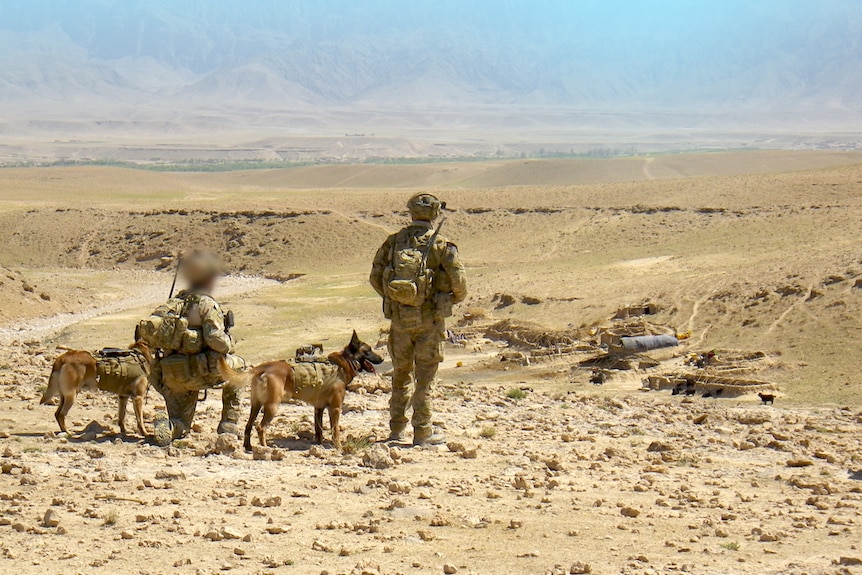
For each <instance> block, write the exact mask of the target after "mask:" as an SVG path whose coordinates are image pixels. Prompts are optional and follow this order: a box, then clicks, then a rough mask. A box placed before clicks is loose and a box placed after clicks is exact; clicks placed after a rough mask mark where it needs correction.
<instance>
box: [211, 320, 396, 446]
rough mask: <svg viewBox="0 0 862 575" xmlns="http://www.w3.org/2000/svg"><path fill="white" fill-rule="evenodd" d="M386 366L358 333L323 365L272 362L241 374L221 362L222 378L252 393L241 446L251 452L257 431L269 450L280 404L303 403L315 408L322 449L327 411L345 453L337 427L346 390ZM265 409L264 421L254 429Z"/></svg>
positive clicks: (335, 440)
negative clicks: (363, 373)
mask: <svg viewBox="0 0 862 575" xmlns="http://www.w3.org/2000/svg"><path fill="white" fill-rule="evenodd" d="M382 362H383V358H382V357H380V356H379V355H377V354H376V353H374V351H373V350H372V349H371V346H370V345H368V344H367V343H365V342H363V341H361V340H360V339H359V337H358V336H357V335H356V332H355V331H354V332H353V337H352V338H351V339H350V343H349V344H347V347H345V348H344V349H343V350H341V351H340V352H335V353H331V354H329V356H328V357H327V359H326V361H325V362H321V361H316V362H300V363H295V364H290V363H288V362H286V361H271V362H268V363H264V364H263V365H259V366H257V367H255V368H254V369H252V370H251V371H247V372H242V373H240V372H236V371H233V370H232V369H230V367H228V365H227V362H225V361H224V360H222V361H221V362H220V363H219V372H220V374H221V376H222V377H223V378H224V379H225V380H226V381H229V382H230V383H232V384H233V385H235V386H245V385H250V387H251V392H250V395H251V414H250V415H249V418H248V423H247V424H246V426H245V437H244V441H243V446H244V447H245V449H246V450H247V451H251V430H252V428H253V427H255V428H256V429H257V435H258V440H259V441H260V444H261V445H266V428H267V426H268V425H269V424H270V423H271V422H272V420H273V419H274V418H275V416H276V414H277V413H278V406H279V404H280V403H284V402H287V401H289V400H291V399H301V400H302V401H304V402H306V403H308V404H310V405H311V406H312V407H314V436H315V439H316V440H317V442H318V443H322V442H323V410H324V409H326V410H327V411H329V424H330V427H331V428H332V442H333V444H334V445H335V448H336V449H341V433H340V431H339V426H338V424H339V419H340V417H341V405H342V404H343V402H344V396H345V394H346V392H347V385H348V384H349V383H350V382H351V381H353V378H354V377H356V375H357V373H358V372H360V371H366V372H369V373H374V365H373V364H380V363H382ZM261 409H263V419H262V420H261V422H260V423H259V424H257V425H255V420H256V419H257V416H258V414H259V413H260V411H261Z"/></svg>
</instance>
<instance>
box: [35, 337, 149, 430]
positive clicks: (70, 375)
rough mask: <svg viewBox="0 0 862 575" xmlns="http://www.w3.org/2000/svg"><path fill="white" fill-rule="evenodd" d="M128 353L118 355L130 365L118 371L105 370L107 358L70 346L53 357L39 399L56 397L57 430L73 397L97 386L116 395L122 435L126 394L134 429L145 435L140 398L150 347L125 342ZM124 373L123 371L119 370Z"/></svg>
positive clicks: (145, 382)
mask: <svg viewBox="0 0 862 575" xmlns="http://www.w3.org/2000/svg"><path fill="white" fill-rule="evenodd" d="M129 349H130V350H132V355H130V356H128V357H123V358H118V359H123V360H128V361H129V365H130V369H127V370H125V372H121V373H106V370H108V369H110V367H109V366H110V364H111V362H110V360H109V359H96V357H94V356H93V354H91V353H90V352H87V351H78V350H71V351H67V352H66V353H64V354H63V355H61V356H60V357H58V358H57V359H56V360H55V361H54V366H53V368H52V369H51V376H50V378H49V379H48V389H46V390H45V393H43V394H42V399H41V400H40V401H39V403H40V404H41V405H45V404H47V403H48V402H50V401H51V398H53V397H54V396H59V397H60V405H59V406H58V407H57V411H56V412H55V413H54V418H55V419H56V420H57V423H58V424H59V425H60V431H62V432H64V433H68V431H67V429H66V415H67V414H68V413H69V410H70V409H72V405H73V404H74V403H75V397H76V396H77V395H78V392H79V391H81V389H96V388H98V389H101V390H103V391H110V392H113V393H116V394H117V396H118V397H119V401H120V406H119V413H118V414H117V418H118V419H119V423H120V433H122V434H123V435H126V406H127V404H128V401H129V398H130V397H131V398H132V402H133V405H134V408H135V419H136V420H137V423H138V432H139V433H140V434H141V435H142V436H145V435H146V431H145V429H144V415H143V411H144V398H145V397H146V395H147V389H148V388H149V379H148V377H147V376H148V374H149V369H150V363H151V362H152V359H153V358H152V355H151V354H150V348H149V347H148V346H147V344H146V343H144V342H143V341H137V342H135V343H133V344H132V345H131V346H129ZM123 373H125V374H123Z"/></svg>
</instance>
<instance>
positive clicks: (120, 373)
mask: <svg viewBox="0 0 862 575" xmlns="http://www.w3.org/2000/svg"><path fill="white" fill-rule="evenodd" d="M93 355H94V357H95V358H96V375H98V376H99V389H101V390H103V391H109V392H111V393H121V392H122V391H123V390H124V388H125V387H126V386H127V385H128V384H129V383H131V382H133V381H135V380H136V379H138V378H139V377H141V376H144V377H146V376H147V375H149V373H150V367H149V364H148V362H147V359H146V358H145V357H144V355H143V354H142V353H140V352H137V351H134V350H128V353H126V354H122V355H121V354H118V353H116V351H113V350H101V351H97V352H96V353H94V354H93Z"/></svg>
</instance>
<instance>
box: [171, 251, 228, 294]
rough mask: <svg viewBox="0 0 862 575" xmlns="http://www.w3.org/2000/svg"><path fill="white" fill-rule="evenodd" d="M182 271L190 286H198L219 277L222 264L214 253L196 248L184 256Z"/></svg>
mask: <svg viewBox="0 0 862 575" xmlns="http://www.w3.org/2000/svg"><path fill="white" fill-rule="evenodd" d="M180 273H182V275H183V278H185V280H186V281H187V282H188V283H189V285H190V286H192V287H197V286H201V285H203V284H206V283H207V282H209V281H211V280H213V279H215V278H217V277H218V276H219V274H220V273H221V264H220V263H219V259H218V256H216V255H215V254H214V253H212V252H207V251H202V250H195V251H193V252H192V253H190V254H188V255H186V256H185V257H184V258H183V260H182V265H181V267H180Z"/></svg>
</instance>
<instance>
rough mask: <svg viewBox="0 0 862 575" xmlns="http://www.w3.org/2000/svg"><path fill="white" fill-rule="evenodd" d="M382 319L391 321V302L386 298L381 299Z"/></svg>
mask: <svg viewBox="0 0 862 575" xmlns="http://www.w3.org/2000/svg"><path fill="white" fill-rule="evenodd" d="M383 317H385V318H386V319H392V300H391V299H389V298H388V297H384V298H383Z"/></svg>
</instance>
